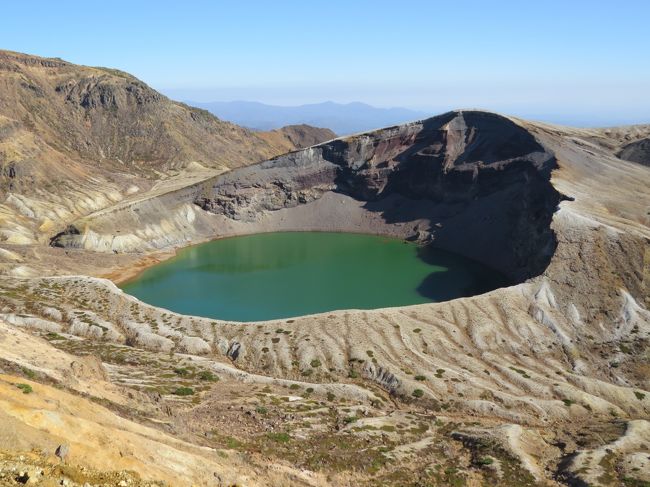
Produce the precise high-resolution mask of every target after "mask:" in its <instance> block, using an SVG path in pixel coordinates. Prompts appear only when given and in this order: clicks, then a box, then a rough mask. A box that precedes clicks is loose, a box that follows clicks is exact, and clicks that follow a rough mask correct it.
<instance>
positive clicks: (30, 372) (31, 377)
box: [20, 367, 36, 380]
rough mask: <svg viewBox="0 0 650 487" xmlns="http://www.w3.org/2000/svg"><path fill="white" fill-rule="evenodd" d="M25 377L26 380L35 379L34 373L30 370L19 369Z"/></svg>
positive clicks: (25, 368)
mask: <svg viewBox="0 0 650 487" xmlns="http://www.w3.org/2000/svg"><path fill="white" fill-rule="evenodd" d="M20 370H22V372H23V374H24V375H25V377H27V378H28V379H32V380H34V379H36V372H34V371H33V370H32V369H28V368H27V367H21V369H20Z"/></svg>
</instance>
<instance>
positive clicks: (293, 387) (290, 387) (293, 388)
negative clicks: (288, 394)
mask: <svg viewBox="0 0 650 487" xmlns="http://www.w3.org/2000/svg"><path fill="white" fill-rule="evenodd" d="M289 389H291V390H294V391H295V390H296V389H300V386H299V385H298V384H291V385H290V386H289Z"/></svg>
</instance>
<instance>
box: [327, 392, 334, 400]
mask: <svg viewBox="0 0 650 487" xmlns="http://www.w3.org/2000/svg"><path fill="white" fill-rule="evenodd" d="M335 398H336V396H335V395H334V393H332V392H328V393H327V400H328V401H333V400H334V399H335Z"/></svg>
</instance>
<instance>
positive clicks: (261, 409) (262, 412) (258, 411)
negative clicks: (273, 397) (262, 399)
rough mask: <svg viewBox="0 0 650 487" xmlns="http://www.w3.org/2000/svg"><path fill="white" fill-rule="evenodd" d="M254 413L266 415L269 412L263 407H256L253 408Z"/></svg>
mask: <svg viewBox="0 0 650 487" xmlns="http://www.w3.org/2000/svg"><path fill="white" fill-rule="evenodd" d="M255 411H256V412H257V413H258V414H267V413H268V412H269V410H268V409H267V408H266V407H264V406H257V407H256V408H255Z"/></svg>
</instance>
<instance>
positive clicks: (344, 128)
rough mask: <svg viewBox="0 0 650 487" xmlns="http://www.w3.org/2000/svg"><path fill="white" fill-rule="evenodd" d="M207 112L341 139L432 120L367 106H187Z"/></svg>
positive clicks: (264, 126) (258, 125) (256, 126)
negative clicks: (308, 129)
mask: <svg viewBox="0 0 650 487" xmlns="http://www.w3.org/2000/svg"><path fill="white" fill-rule="evenodd" d="M186 103H187V104H189V105H193V106H195V107H199V108H203V109H205V110H208V111H209V112H211V113H212V114H213V115H216V116H217V117H219V118H220V119H222V120H227V121H230V122H234V123H236V124H237V125H243V126H244V127H249V128H252V129H256V130H272V129H276V128H280V127H283V126H285V125H298V124H308V125H312V126H314V127H325V128H328V129H331V130H333V131H334V132H336V133H337V134H338V135H347V134H352V133H356V132H365V131H367V130H372V129H376V128H380V127H386V126H390V125H396V124H400V123H404V122H410V121H412V120H419V119H422V118H426V117H428V116H430V115H431V114H430V113H427V112H420V111H415V110H409V109H407V108H377V107H373V106H370V105H366V104H365V103H359V102H354V103H346V104H341V103H334V102H331V101H327V102H324V103H314V104H309V105H300V106H275V105H266V104H264V103H258V102H254V101H228V102H218V101H215V102H192V101H187V102H186Z"/></svg>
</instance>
